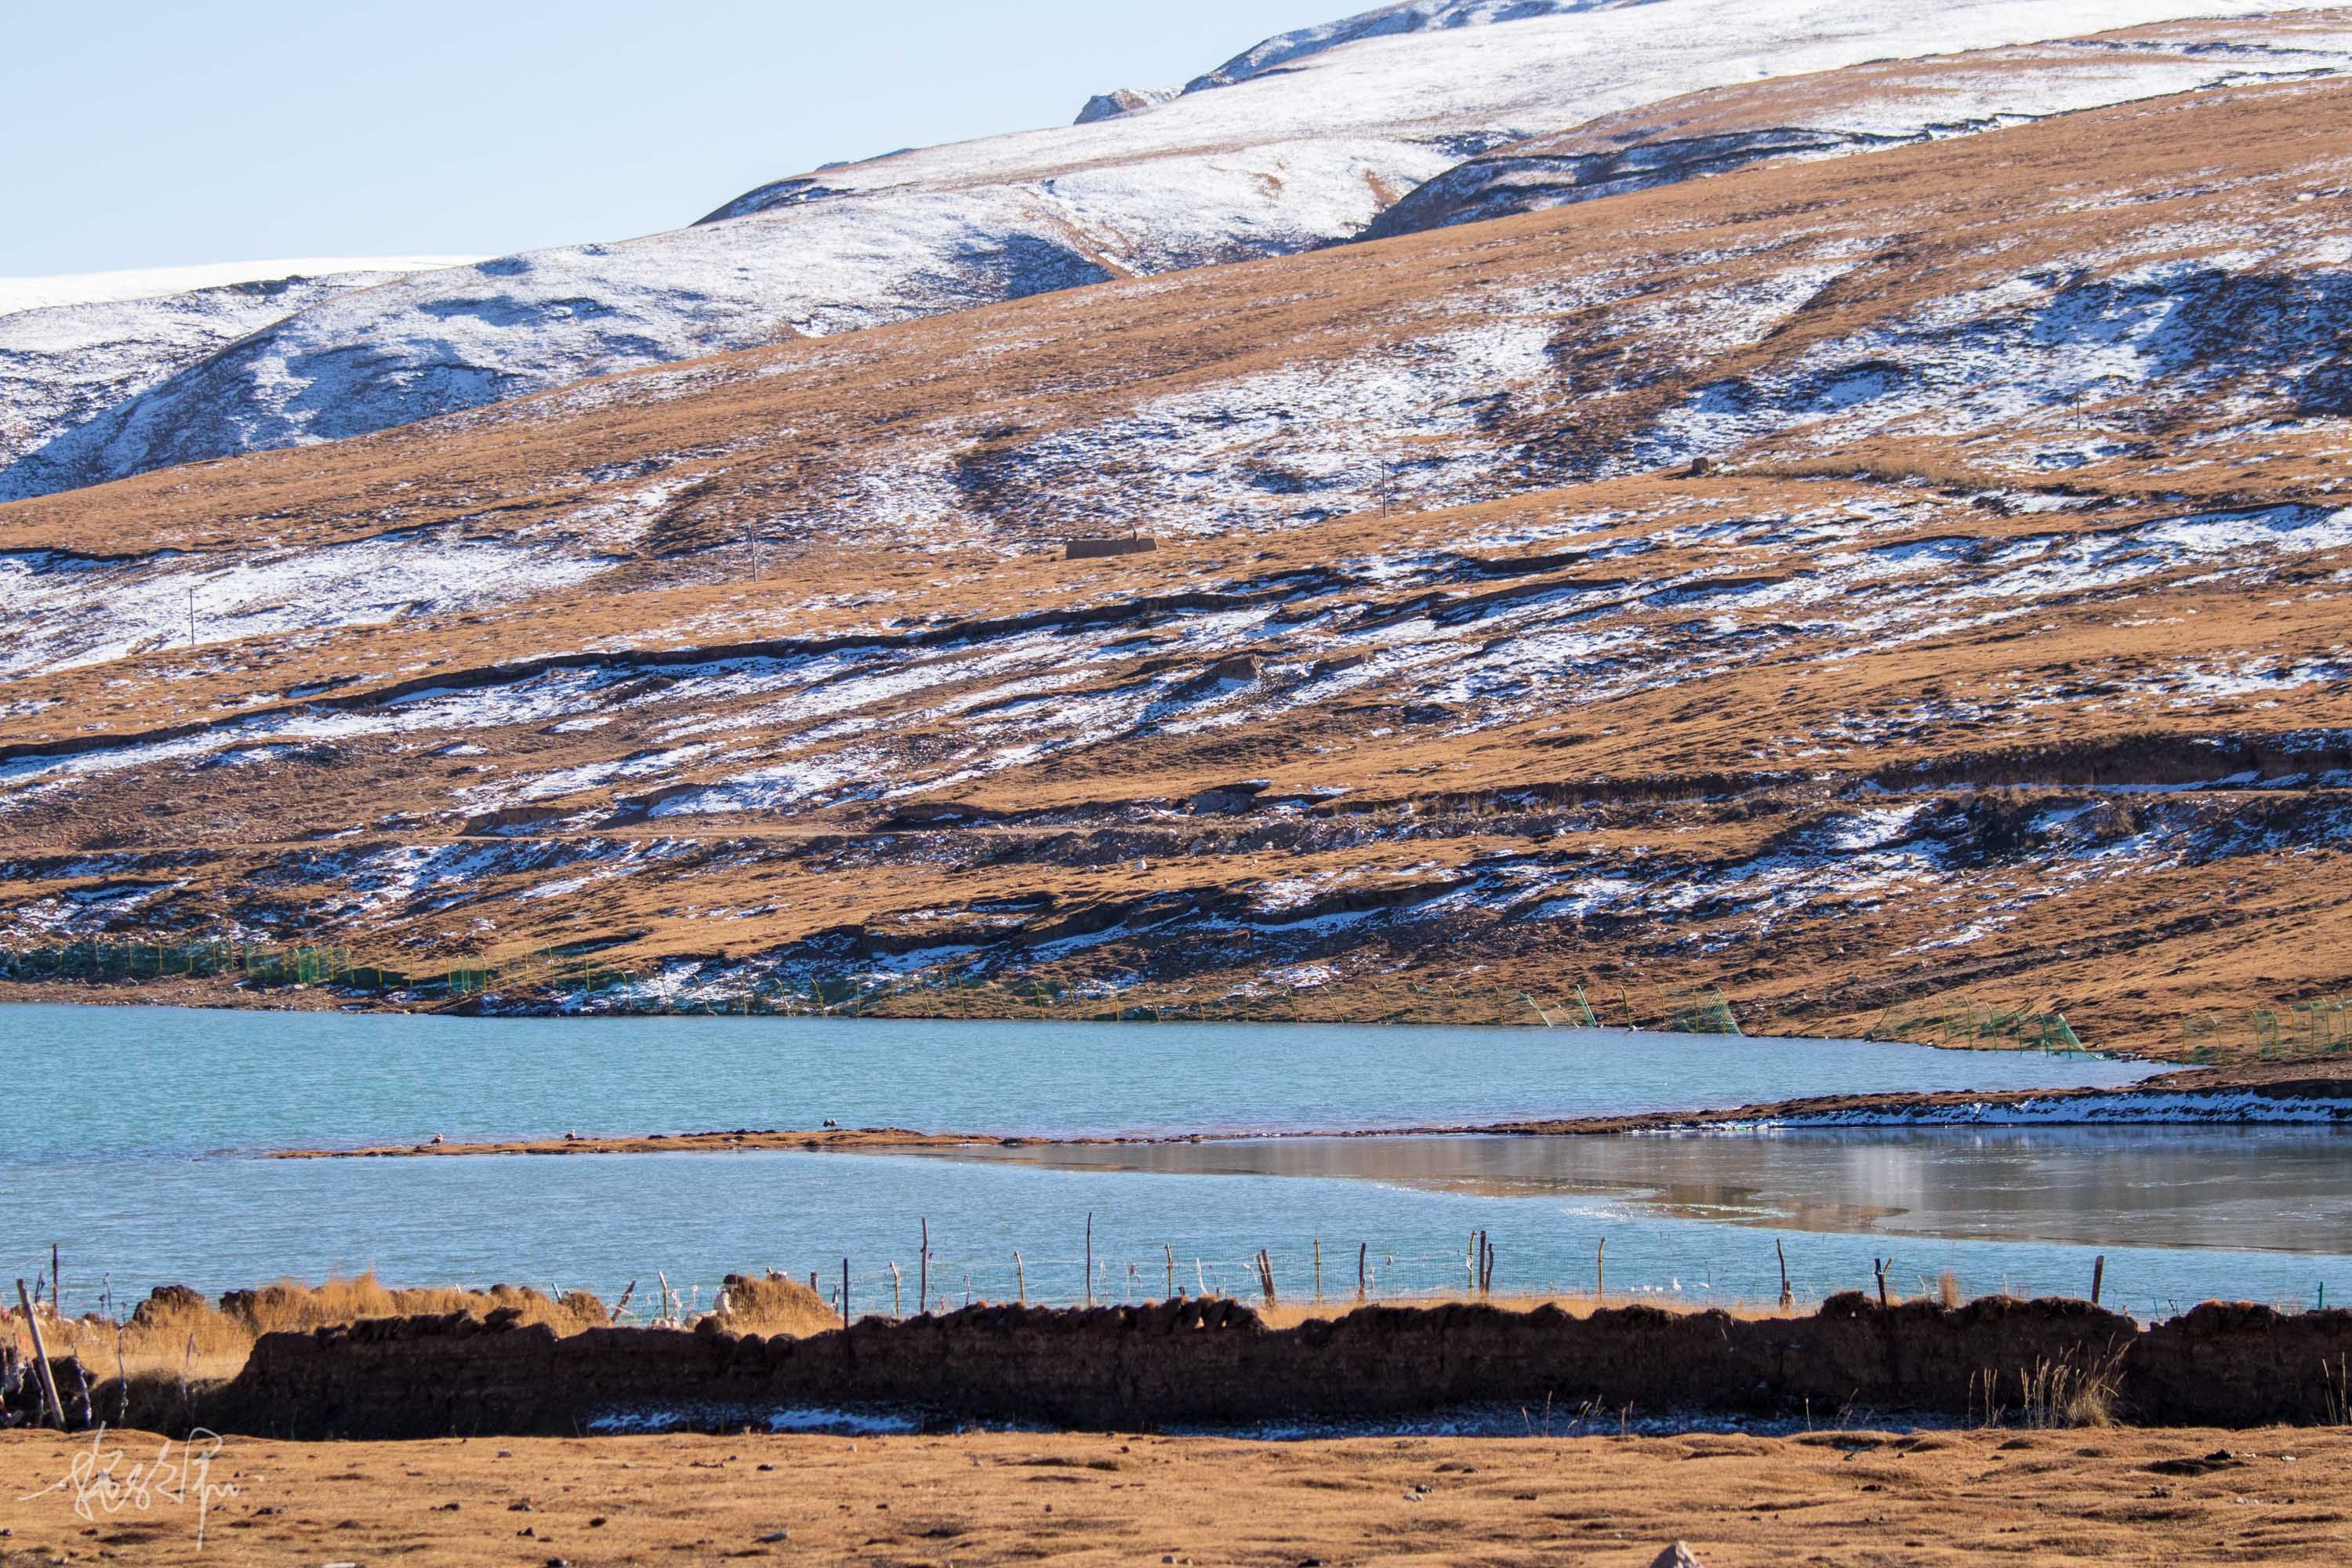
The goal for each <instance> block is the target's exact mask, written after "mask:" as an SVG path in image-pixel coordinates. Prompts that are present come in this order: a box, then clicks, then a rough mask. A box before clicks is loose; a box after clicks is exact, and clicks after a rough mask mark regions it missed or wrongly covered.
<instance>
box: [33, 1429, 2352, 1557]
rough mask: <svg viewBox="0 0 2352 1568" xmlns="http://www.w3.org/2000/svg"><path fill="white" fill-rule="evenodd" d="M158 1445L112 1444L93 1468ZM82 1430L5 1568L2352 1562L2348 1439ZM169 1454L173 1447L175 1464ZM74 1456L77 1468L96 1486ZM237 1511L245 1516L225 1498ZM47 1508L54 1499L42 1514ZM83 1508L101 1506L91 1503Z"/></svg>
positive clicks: (47, 1446) (2329, 1435)
mask: <svg viewBox="0 0 2352 1568" xmlns="http://www.w3.org/2000/svg"><path fill="white" fill-rule="evenodd" d="M162 1441H163V1439H161V1438H158V1437H154V1436H147V1435H142V1434H136V1433H126V1434H121V1435H119V1436H105V1437H103V1438H101V1439H100V1441H99V1446H98V1447H97V1449H96V1450H95V1452H96V1454H97V1455H98V1459H97V1468H103V1467H104V1465H105V1463H106V1456H107V1455H109V1454H111V1453H114V1452H116V1451H118V1450H119V1451H120V1453H121V1459H120V1461H119V1462H118V1464H117V1466H116V1468H115V1471H114V1474H115V1476H116V1479H118V1480H127V1479H129V1478H130V1474H131V1467H132V1466H134V1465H137V1464H140V1463H142V1462H147V1461H152V1459H153V1458H155V1456H156V1453H157V1449H158V1446H159V1445H160V1444H161V1443H162ZM92 1453H93V1447H92V1439H91V1438H90V1437H89V1436H77V1437H63V1436H57V1435H55V1434H48V1433H25V1432H10V1433H5V1434H0V1529H5V1531H6V1532H7V1533H6V1534H5V1535H0V1563H11V1564H14V1563H52V1562H62V1561H66V1560H68V1559H70V1560H72V1561H76V1562H89V1561H93V1560H96V1559H118V1560H122V1561H129V1562H189V1563H194V1562H205V1561H209V1562H217V1563H302V1564H307V1565H310V1568H317V1565H318V1564H320V1563H356V1564H369V1563H387V1562H410V1563H464V1564H475V1563H483V1564H488V1563H500V1564H529V1565H531V1568H546V1565H551V1564H556V1563H562V1564H567V1565H570V1568H593V1565H596V1564H604V1563H647V1562H672V1561H675V1562H703V1561H713V1560H719V1559H730V1558H741V1559H747V1560H749V1559H757V1558H768V1557H772V1558H777V1559H782V1560H786V1561H793V1560H797V1561H801V1562H806V1563H845V1562H856V1563H940V1564H945V1563H1015V1562H1019V1563H1037V1562H1069V1563H1152V1562H1155V1561H1156V1562H1161V1563H1192V1564H1204V1565H1205V1564H1209V1563H1249V1564H1267V1565H1272V1564H1282V1565H1285V1568H1301V1565H1305V1564H1310V1563H1312V1564H1318V1565H1320V1564H1329V1565H1333V1568H1336V1565H1338V1564H1343V1563H1371V1562H1428V1563H1492V1564H1517V1563H1530V1564H1532V1563H1561V1562H1570V1563H1596V1564H1620V1563H1622V1564H1624V1565H1625V1568H1645V1565H1646V1564H1648V1563H1651V1562H1652V1561H1653V1560H1654V1558H1655V1557H1656V1556H1657V1554H1658V1553H1659V1552H1660V1551H1661V1550H1662V1549H1663V1548H1664V1546H1666V1545H1667V1544H1668V1543H1670V1542H1674V1541H1676V1540H1680V1541H1684V1542H1687V1543H1688V1544H1689V1545H1690V1547H1691V1549H1692V1551H1693V1552H1695V1553H1696V1557H1697V1559H1698V1561H1699V1562H1700V1563H1703V1564H1705V1565H1706V1568H1765V1565H1767V1564H1770V1565H1774V1568H1778V1565H1780V1564H1788V1563H1830V1564H1849V1563H1851V1564H1856V1565H1863V1564H1895V1563H1902V1564H1937V1563H1988V1562H2014V1563H2036V1564H2040V1563H2090V1562H2098V1563H2158V1562H2161V1563H2166V1564H2168V1568H2182V1565H2188V1564H2196V1563H2250V1562H2258V1563H2343V1562H2346V1561H2347V1560H2352V1523H2347V1521H2352V1433H2347V1432H2345V1431H2342V1430H2338V1429H2332V1428H2330V1429H2311V1428H2305V1429H2290V1428H2272V1429H2268V1430H2263V1431H2256V1432H2219V1431H2196V1430H2180V1429H2172V1430H2161V1431H2158V1430H2146V1431H2135V1430H2129V1429H2095V1428H2094V1429H2078V1430H2072V1431H2043V1432H2026V1433H2019V1432H2004V1431H1969V1432H1949V1433H1933V1434H1921V1435H1917V1436H1908V1437H1889V1436H1870V1435H1852V1434H1812V1435H1807V1436H1795V1437H1787V1438H1763V1437H1752V1436H1675V1437H1630V1438H1628V1437H1615V1436H1602V1437H1578V1438H1551V1437H1546V1438H1419V1437H1378V1438H1357V1439H1350V1440H1346V1441H1338V1442H1298V1443H1264V1442H1237V1441H1228V1440H1223V1439H1210V1438H1183V1437H1175V1438H1171V1437H1154V1436H1097V1435H1091V1434H1055V1435H1045V1434H979V1435H966V1436H884V1437H873V1436H866V1437H860V1438H856V1439H854V1440H853V1439H849V1438H844V1437H831V1436H764V1435H761V1436H754V1435H749V1434H745V1435H739V1436H699V1435H694V1436H688V1435H678V1436H633V1437H596V1438H583V1439H535V1440H534V1439H509V1440H493V1439H474V1440H458V1439H446V1440H440V1441H433V1442H417V1443H320V1444H303V1443H292V1442H282V1441H274V1440H255V1439H247V1438H240V1437H229V1438H226V1439H225V1440H224V1441H223V1443H222V1446H221V1447H220V1449H219V1451H218V1453H217V1454H216V1455H215V1456H214V1457H213V1458H212V1460H211V1463H210V1466H209V1468H208V1470H207V1471H205V1474H204V1479H207V1480H208V1481H209V1483H210V1485H211V1486H212V1487H213V1488H215V1492H214V1494H213V1500H212V1501H211V1504H210V1507H209V1510H208V1513H207V1518H206V1521H205V1542H204V1545H203V1547H202V1549H201V1552H200V1551H199V1548H198V1544H197V1534H196V1523H197V1521H196V1512H197V1508H196V1502H197V1499H196V1487H195V1486H194V1484H193V1483H194V1479H196V1478H195V1476H194V1473H193V1472H192V1473H191V1476H190V1481H191V1484H190V1485H189V1486H188V1488H187V1489H186V1497H185V1500H184V1501H181V1502H173V1501H172V1500H169V1499H168V1498H166V1497H165V1496H163V1495H161V1493H160V1492H155V1491H151V1492H150V1493H148V1494H147V1500H146V1505H145V1506H144V1507H143V1508H142V1507H141V1506H138V1503H137V1501H136V1499H135V1497H133V1498H131V1499H126V1500H123V1501H122V1506H121V1508H120V1510H119V1511H116V1512H113V1513H112V1514H109V1513H108V1512H107V1511H106V1510H105V1508H104V1506H103V1501H102V1500H101V1499H100V1497H99V1496H98V1495H97V1494H96V1493H95V1492H94V1491H90V1492H89V1496H90V1507H89V1514H90V1516H91V1517H89V1518H88V1519H84V1518H81V1517H79V1516H78V1515H77V1512H76V1500H77V1488H76V1484H75V1481H74V1478H75V1477H76V1476H77V1474H79V1475H81V1476H82V1477H83V1478H84V1479H85V1480H86V1481H88V1480H91V1479H94V1478H93V1477H92V1475H91V1471H92V1466H91V1461H90V1459H89V1456H90V1455H91V1454H92ZM179 1453H180V1451H179V1450H178V1449H177V1448H176V1447H175V1448H174V1449H173V1457H172V1462H173V1464H177V1463H178V1462H179ZM78 1457H79V1464H80V1466H81V1469H80V1470H79V1472H78V1471H77V1468H76V1466H77V1461H78ZM223 1487H230V1488H234V1489H235V1493H234V1495H224V1494H222V1493H221V1492H220V1491H218V1490H217V1489H220V1488H223ZM45 1488H46V1489H48V1490H46V1491H45V1490H44V1489H45ZM84 1490H86V1491H89V1488H88V1487H85V1488H84Z"/></svg>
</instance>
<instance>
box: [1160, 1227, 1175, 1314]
mask: <svg viewBox="0 0 2352 1568" xmlns="http://www.w3.org/2000/svg"><path fill="white" fill-rule="evenodd" d="M1160 1250H1162V1251H1164V1252H1165V1253H1167V1254H1168V1294H1167V1295H1165V1296H1162V1297H1161V1298H1160V1300H1163V1301H1172V1300H1175V1299H1176V1248H1175V1247H1172V1246H1171V1245H1170V1244H1169V1243H1167V1242H1164V1241H1163V1242H1161V1243H1160Z"/></svg>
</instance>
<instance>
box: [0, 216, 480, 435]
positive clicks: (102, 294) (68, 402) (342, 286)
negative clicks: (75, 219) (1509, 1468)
mask: <svg viewBox="0 0 2352 1568" xmlns="http://www.w3.org/2000/svg"><path fill="white" fill-rule="evenodd" d="M444 259H445V258H385V259H384V260H383V262H382V263H381V264H367V263H346V262H336V261H325V262H320V263H319V264H318V265H319V266H320V268H325V270H322V271H315V272H310V271H299V270H297V271H291V272H271V271H267V270H265V271H263V272H262V273H260V274H259V275H258V276H251V277H247V276H244V275H245V274H249V273H252V272H253V271H254V266H253V265H227V266H221V267H201V268H157V269H152V270H145V271H140V272H131V273H121V272H115V273H96V274H89V275H87V276H82V277H61V278H33V279H7V280H5V281H0V468H7V467H8V466H10V465H12V464H14V463H16V462H17V461H18V460H19V459H21V458H25V457H26V456H27V455H28V454H30V453H33V452H35V451H37V450H39V449H40V448H41V447H45V446H47V445H48V444H49V443H50V442H52V441H54V440H56V439H58V437H61V436H63V435H64V434H65V433H66V432H68V431H69V430H73V429H76V428H78V427H79V426H84V425H87V424H89V422H90V421H91V420H93V419H96V418H98V417H99V416H101V415H103V414H104V413H105V412H106V411H107V410H109V409H110V408H113V407H116V406H118V405H121V404H122V403H124V402H125V401H126V400H128V399H130V398H132V397H135V396H136V395H139V394H141V393H142V392H145V391H147V390H148V389H149V388H150V387H152V386H154V385H156V384H159V383H161V382H163V381H164V380H166V379H167V378H169V377H171V376H173V375H174V374H178V373H179V372H181V371H184V370H186V369H187V368H189V367H190V366H192V365H194V364H197V363H201V362H203V361H204V360H205V359H206V358H207V357H208V356H210V355H212V354H215V353H219V352H220V351H221V350H223V349H225V348H226V347H228V346H229V345H231V344H233V343H235V342H237V341H238V340H240V339H242V338H245V337H247V336H249V335H251V334H252V333H254V332H257V331H261V330H262V329H263V328H265V327H268V326H270V325H272V324H273V323H275V322H278V321H283V320H285V319H286V317H288V316H289V315H290V314H292V313H293V312H294V311H296V310H304V309H307V308H309V307H310V306H313V305H318V304H321V303H323V302H325V301H327V300H333V299H338V298H340V297H341V296H342V295H345V294H349V293H352V291H354V290H356V289H370V288H373V287H375V286H376V285H377V284H380V283H387V282H390V281H392V280H393V279H397V278H403V277H406V276H408V275H409V274H410V273H411V272H413V271H415V270H418V269H420V268H431V267H437V266H440V265H443V264H444ZM258 265H262V266H264V267H265V268H266V267H267V266H268V265H271V264H258ZM287 265H290V266H294V267H297V268H299V267H301V266H303V265H305V264H302V263H291V264H287ZM222 274H230V275H234V276H231V277H228V278H225V279H224V278H222V277H221V275H222ZM140 290H152V292H149V291H140ZM10 301H18V302H19V303H16V304H15V305H14V306H11V305H10V303H9V302H10Z"/></svg>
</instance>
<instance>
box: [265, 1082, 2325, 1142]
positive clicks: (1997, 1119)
mask: <svg viewBox="0 0 2352 1568" xmlns="http://www.w3.org/2000/svg"><path fill="white" fill-rule="evenodd" d="M2338 1123H2344V1124H2352V1073H2347V1072H2341V1071H2335V1070H2331V1069H2328V1068H2321V1067H2316V1066H2312V1065H2305V1064H2294V1063H2281V1064H2277V1065H2275V1066H2273V1067H2272V1068H2188V1069H2184V1070H2181V1071H2177V1072H2168V1073H2163V1074H2160V1075H2158V1076H2157V1077H2155V1078H2152V1079H2146V1080H2144V1081H2142V1082H2140V1083H2137V1084H2133V1085H2129V1086H2126V1087H2124V1088H2119V1089H2000V1090H1990V1091H1984V1092H1976V1091H1970V1090H1965V1089H1962V1090H1937V1091H1933V1092H1925V1093H1882V1094H1841V1095H1815V1096H1809V1097H1806V1098H1802V1099H1797V1100H1775V1101H1770V1102H1767V1103H1762V1104H1753V1105H1741V1106H1733V1107H1729V1108H1724V1109H1701V1110H1659V1111H1643V1112H1637V1113H1633V1114H1629V1115H1620V1116H1585V1117H1562V1118H1550V1119H1539V1120H1531V1121H1496V1122H1481V1123H1457V1124H1446V1125H1423V1126H1398V1127H1375V1128H1362V1127H1356V1128H1300V1129H1292V1130H1280V1131H1267V1130H1265V1129H1253V1130H1246V1131H1184V1132H1156V1133H1129V1134H1066V1135H1059V1136H1054V1135H1029V1134H1017V1133H1016V1134H1007V1133H991V1132H978V1131H972V1132H938V1131H918V1130H915V1129H911V1128H904V1127H823V1128H815V1129H794V1128H736V1129H732V1130H721V1131H698V1132H677V1133H669V1132H646V1133H636V1134H624V1135H583V1134H581V1133H577V1132H565V1133H562V1134H560V1135H558V1136H555V1137H552V1138H532V1139H508V1140H500V1141H496V1142H470V1143H468V1142H446V1141H444V1140H439V1139H432V1140H427V1141H425V1142H416V1143H389V1144H373V1145H367V1146H362V1147H356V1148H347V1149H336V1148H323V1147H322V1148H302V1149H275V1150H270V1151H268V1152H267V1153H266V1155H265V1157H266V1158H268V1159H274V1160H341V1159H412V1158H437V1157H457V1156H481V1155H491V1154H680V1153H739V1152H754V1151H759V1150H794V1151H803V1152H812V1151H813V1152H866V1153H889V1152H937V1151H947V1150H953V1149H958V1148H972V1147H980V1146H986V1147H994V1148H1008V1149H1009V1148H1028V1147H1041V1146H1043V1147H1055V1146H1058V1147H1086V1146H1104V1145H1135V1144H1143V1145H1153V1144H1161V1145H1165V1144H1179V1143H1210V1142H1262V1141H1270V1140H1303V1139H1376V1138H1430V1137H1490V1138H1508V1137H1520V1138H1585V1137H1610V1136H1625V1135H1630V1134H1639V1133H1668V1132H1751V1131H1752V1132H1761V1131H1783V1130H1790V1131H1794V1130H1803V1129H1812V1128H1838V1127H1894V1128H1901V1127H1919V1128H1930V1127H2020V1126H2032V1127H2084V1126H2102V1127H2114V1126H2258V1125H2259V1126H2283V1125H2302V1126H2328V1125H2335V1124H2338Z"/></svg>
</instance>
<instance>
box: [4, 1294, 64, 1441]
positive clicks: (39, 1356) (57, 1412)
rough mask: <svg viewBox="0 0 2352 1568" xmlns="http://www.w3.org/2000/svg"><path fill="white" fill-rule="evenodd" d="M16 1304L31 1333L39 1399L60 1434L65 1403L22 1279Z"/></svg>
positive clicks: (31, 1300) (47, 1348)
mask: <svg viewBox="0 0 2352 1568" xmlns="http://www.w3.org/2000/svg"><path fill="white" fill-rule="evenodd" d="M16 1303H17V1305H19V1306H21V1307H23V1308H24V1309H25V1326H26V1328H27V1329H30V1330H31V1331H32V1332H33V1365H34V1367H35V1368H36V1369H37V1371H38V1372H39V1373H40V1374H41V1398H42V1400H43V1401H44V1402H45V1403H46V1404H47V1406H48V1414H49V1415H50V1417H51V1418H52V1419H54V1420H55V1421H56V1422H57V1424H58V1431H60V1432H62V1431H64V1430H65V1429H66V1405H65V1401H64V1400H62V1399H59V1398H58V1379H57V1374H56V1373H53V1372H51V1371H50V1370H49V1347H48V1342H47V1341H46V1340H44V1339H42V1338H41V1317H40V1314H39V1313H37V1312H36V1311H34V1310H33V1298H32V1295H31V1293H30V1292H29V1291H27V1290H26V1289H25V1282H24V1281H23V1280H22V1279H19V1280H17V1281H16Z"/></svg>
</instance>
